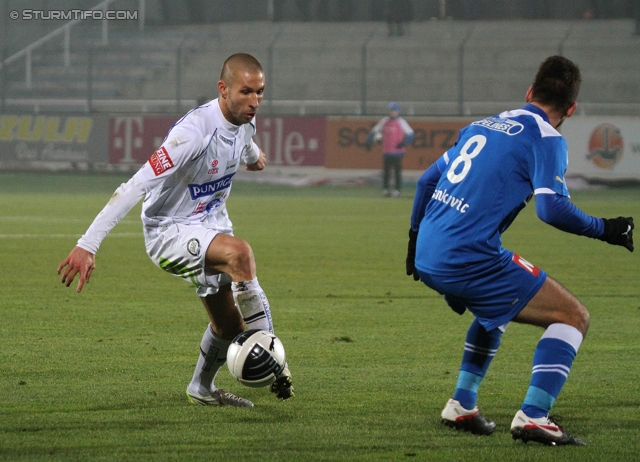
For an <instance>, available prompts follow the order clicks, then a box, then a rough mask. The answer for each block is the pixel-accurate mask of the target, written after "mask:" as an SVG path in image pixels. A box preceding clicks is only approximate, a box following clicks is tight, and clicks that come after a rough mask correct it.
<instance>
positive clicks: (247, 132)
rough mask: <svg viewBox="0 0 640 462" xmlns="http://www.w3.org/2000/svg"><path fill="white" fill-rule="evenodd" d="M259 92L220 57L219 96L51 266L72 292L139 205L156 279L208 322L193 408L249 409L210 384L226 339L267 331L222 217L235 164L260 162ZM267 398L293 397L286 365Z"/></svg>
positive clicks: (254, 167)
mask: <svg viewBox="0 0 640 462" xmlns="http://www.w3.org/2000/svg"><path fill="white" fill-rule="evenodd" d="M264 88H265V77H264V71H263V69H262V66H261V65H260V63H259V62H258V61H257V60H256V59H255V58H254V57H253V56H251V55H248V54H244V53H238V54H234V55H232V56H230V57H229V58H228V59H227V60H226V61H225V62H224V64H223V66H222V73H221V75H220V81H219V82H218V91H219V97H218V98H217V99H215V100H213V101H210V102H209V103H207V104H204V105H203V106H200V107H198V108H196V109H194V110H192V111H190V112H189V113H187V114H186V115H185V116H184V117H183V118H182V119H180V120H179V121H178V122H176V123H175V125H174V126H173V127H172V128H171V129H170V130H169V133H168V134H167V137H166V138H165V140H164V142H163V143H162V146H160V147H159V148H158V150H157V151H155V152H154V153H153V154H152V155H151V157H149V160H148V161H147V162H146V163H145V164H144V165H143V166H142V167H141V168H140V170H139V171H138V172H137V173H136V174H135V175H133V177H132V178H131V179H130V180H129V181H128V182H127V183H124V184H122V185H120V187H119V188H118V189H117V190H116V191H115V193H114V194H113V196H112V197H111V199H110V200H109V202H108V203H107V205H106V206H105V207H104V208H103V209H102V211H101V212H100V213H99V214H98V216H97V217H96V218H95V219H94V221H93V223H92V224H91V226H90V227H89V229H88V230H87V232H86V233H85V234H84V235H83V236H82V237H81V238H80V239H79V240H78V243H77V245H76V247H75V248H74V249H73V250H72V251H71V253H70V254H69V255H68V256H67V258H66V259H65V260H64V261H63V262H62V263H61V264H60V266H59V267H58V274H60V273H61V272H62V283H63V284H66V286H67V287H69V285H70V284H71V283H72V282H73V280H74V279H75V276H76V275H77V274H79V280H78V287H77V292H80V291H81V290H82V287H83V286H84V283H85V282H86V283H88V282H89V279H90V277H91V274H92V272H93V270H94V269H95V254H96V252H97V251H98V248H99V247H100V243H101V242H102V240H103V239H104V238H105V237H106V235H107V234H108V233H109V231H110V230H111V229H112V228H113V227H114V226H115V225H116V224H117V223H118V222H119V221H120V220H121V219H122V218H124V216H125V215H126V214H127V213H128V212H129V210H131V208H133V206H134V205H135V204H137V203H138V202H139V201H140V200H141V199H142V198H144V201H143V204H142V215H141V217H142V222H143V225H144V239H145V247H146V250H147V253H148V255H149V257H151V260H153V262H154V263H155V264H156V265H158V266H159V267H160V268H162V269H164V270H165V271H168V272H170V273H172V274H174V275H176V276H179V277H182V278H183V279H185V280H187V281H190V282H192V283H193V284H195V286H196V287H197V289H196V292H197V294H198V296H199V297H200V299H201V300H202V303H203V304H204V307H205V309H206V310H207V313H208V315H209V319H210V321H211V322H210V324H209V325H208V326H207V329H206V331H205V333H204V335H203V337H202V341H201V343H200V353H201V354H200V356H199V359H198V363H197V365H196V369H195V372H194V374H193V378H192V380H191V382H190V383H189V385H188V386H187V397H188V398H189V401H191V402H192V403H194V404H200V405H209V406H223V405H229V406H240V407H253V403H252V402H251V401H249V400H246V399H244V398H240V397H238V396H236V395H234V394H232V393H230V392H228V391H225V390H222V389H219V388H217V387H216V386H215V385H214V383H213V382H214V379H215V376H216V374H217V372H218V370H219V369H220V367H222V365H223V364H224V363H225V361H226V352H227V348H228V346H229V344H230V343H231V340H232V339H233V338H234V337H235V336H236V335H238V334H239V333H240V332H242V331H243V330H244V329H245V328H250V329H263V330H267V331H270V332H272V333H273V324H272V321H271V312H270V309H269V302H268V300H267V297H266V295H265V293H264V291H263V290H262V288H261V287H260V284H259V283H258V279H257V277H256V263H255V259H254V256H253V251H252V249H251V247H250V246H249V244H248V243H247V242H246V241H244V240H242V239H240V238H237V237H235V236H234V235H233V228H232V224H231V221H230V220H229V215H228V213H227V209H226V200H227V198H228V197H229V192H230V190H231V183H232V178H233V176H234V175H235V173H236V172H237V170H238V167H239V166H240V163H241V162H244V163H246V168H247V170H251V171H259V170H263V169H264V167H265V163H266V157H265V154H264V152H262V150H261V149H260V148H259V147H258V146H257V145H256V144H255V143H254V142H253V140H252V136H253V135H254V134H255V131H256V125H255V115H256V112H257V110H258V107H259V106H260V102H261V101H262V98H263V93H264ZM63 271H64V272H63ZM271 391H272V392H273V393H274V394H275V395H276V396H277V397H278V398H280V399H288V398H290V397H291V396H293V382H292V380H291V374H290V372H289V368H288V367H285V368H284V370H283V371H282V372H281V373H280V374H279V376H278V377H277V379H276V381H275V382H274V383H273V384H272V385H271Z"/></svg>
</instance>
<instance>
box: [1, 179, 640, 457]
mask: <svg viewBox="0 0 640 462" xmlns="http://www.w3.org/2000/svg"><path fill="white" fill-rule="evenodd" d="M124 180H126V178H124V177H119V176H106V177H100V176H71V175H35V174H29V175H26V174H25V175H18V174H7V173H5V174H0V249H1V252H0V255H1V259H2V260H1V261H2V263H1V266H0V268H1V277H0V294H1V296H0V460H11V461H14V460H29V461H33V460H104V461H114V460H150V461H163V460H197V461H202V460H212V461H227V460H229V461H252V460H264V461H313V460H349V461H370V460H379V461H387V460H429V461H433V460H446V461H474V462H475V461H497V460H500V461H523V460H535V461H559V460H562V461H565V460H567V461H573V460H575V461H581V462H585V461H627V460H629V461H632V460H638V458H639V457H640V456H639V455H638V454H639V452H640V439H638V432H639V431H640V413H639V411H638V409H639V408H640V385H639V384H640V366H639V362H638V357H640V342H639V341H638V332H639V331H640V284H639V283H638V281H639V276H638V275H639V274H640V263H639V262H640V259H639V255H638V252H636V253H634V254H631V253H629V252H627V251H626V250H625V249H623V248H621V247H612V246H609V245H607V244H604V243H602V242H600V241H595V240H591V239H587V238H582V237H577V236H573V235H568V234H565V233H562V232H560V231H557V230H555V229H553V228H551V227H550V226H548V225H545V224H544V223H542V222H541V221H539V220H538V219H537V217H536V216H535V210H534V209H535V207H534V206H533V204H531V205H530V206H529V207H527V209H525V210H524V211H523V212H522V214H521V216H520V217H519V218H518V220H516V222H515V223H514V225H513V226H512V227H511V228H510V230H509V231H508V232H507V233H506V234H505V236H504V238H505V239H504V240H505V246H506V247H508V248H510V249H513V250H514V251H516V252H517V253H518V254H520V255H522V256H523V257H524V258H526V259H527V260H529V261H530V262H532V263H534V264H536V265H537V266H540V267H542V268H544V269H545V270H546V271H547V272H548V273H549V274H550V275H552V276H553V277H555V278H556V279H558V280H559V281H560V282H562V283H563V284H564V285H565V286H566V287H567V288H568V289H569V290H571V291H572V292H573V293H574V294H576V295H577V296H578V298H580V299H581V300H582V302H583V303H584V304H585V305H586V306H587V308H588V309H589V311H590V313H591V329H590V331H589V334H588V336H587V338H586V340H585V342H584V343H583V345H582V347H581V350H580V352H579V354H578V356H577V358H576V361H575V363H574V367H573V369H572V371H571V374H570V376H569V380H568V381H567V384H566V386H565V388H564V390H563V391H562V393H561V395H560V397H559V399H558V401H557V403H556V406H555V407H554V409H553V413H554V414H558V415H561V416H563V421H562V424H563V425H565V427H566V428H567V430H568V432H569V433H571V434H574V435H576V436H578V437H580V438H583V439H584V440H585V441H586V442H587V444H588V446H587V447H582V448H580V447H559V448H552V447H545V446H541V445H538V444H536V443H529V444H527V445H525V444H523V443H522V442H520V441H518V442H515V441H513V440H512V439H511V436H510V434H509V425H510V422H511V419H512V418H513V415H514V413H515V412H516V411H517V409H518V408H519V406H520V404H521V401H522V399H523V398H524V395H525V393H526V389H527V385H528V382H529V378H530V373H531V359H532V354H533V350H534V348H535V345H536V343H537V341H538V339H539V337H540V335H541V334H542V330H541V329H538V328H534V327H531V326H523V325H516V324H512V325H510V326H509V328H508V329H507V332H506V334H505V335H504V337H503V344H502V347H501V349H500V351H499V352H498V354H497V356H496V358H495V360H494V363H493V364H492V367H491V369H490V370H489V373H488V375H487V378H486V380H485V382H484V383H483V385H482V387H481V389H480V398H479V405H480V408H481V409H482V410H483V412H484V413H485V415H487V416H488V417H490V418H492V419H494V420H495V421H496V422H497V424H498V428H497V430H496V432H495V434H494V435H492V436H490V437H477V436H473V435H470V434H468V433H458V432H455V431H453V430H451V429H449V428H446V427H444V426H442V425H441V424H440V411H441V410H442V408H443V406H444V404H445V403H446V401H447V399H448V398H449V397H450V396H451V393H452V392H453V389H454V387H455V382H456V376H457V370H458V366H459V361H460V357H461V354H462V347H463V344H464V336H465V333H466V329H467V327H468V324H469V323H470V322H471V315H469V314H468V313H467V314H465V315H464V316H458V315H456V314H454V313H453V312H452V311H451V310H449V309H448V308H447V307H446V305H445V304H444V302H443V301H442V299H441V297H439V296H438V295H437V294H436V293H435V292H433V291H431V290H429V289H428V288H427V287H425V286H423V285H422V284H420V283H416V282H414V281H413V280H412V279H411V278H409V277H407V276H405V274H404V259H405V252H406V242H407V229H408V222H409V215H410V213H411V205H412V197H411V195H412V191H410V190H409V189H407V190H406V191H405V192H404V193H403V197H401V198H399V199H386V198H382V197H379V193H378V190H377V189H375V188H374V187H327V186H324V187H306V188H296V187H284V186H273V185H259V184H248V183H237V184H235V185H234V190H233V192H232V195H231V198H230V200H229V210H230V215H231V218H232V220H233V222H234V225H235V232H236V235H238V236H240V237H243V238H245V239H247V240H248V241H249V242H250V243H251V245H252V246H253V249H254V252H255V255H256V259H257V264H258V277H259V279H260V282H261V285H262V286H263V288H264V289H265V291H266V293H267V296H268V297H269V301H270V303H271V306H272V314H273V320H274V323H275V328H276V334H278V335H279V337H280V338H281V339H282V341H283V343H284V346H285V349H286V351H287V355H288V359H289V363H290V366H291V370H292V372H293V375H294V379H295V386H296V396H295V397H294V398H293V399H291V400H289V401H287V402H279V401H277V400H276V399H275V398H274V397H273V396H271V394H270V393H268V391H267V390H266V389H250V388H244V387H242V386H241V385H239V384H237V383H235V382H234V381H233V379H232V378H231V376H230V375H229V373H228V371H227V370H226V368H223V369H222V370H221V371H220V373H219V376H218V380H217V383H218V385H219V386H222V387H226V388H228V389H230V390H231V391H233V392H236V393H238V394H240V395H242V396H244V397H246V398H248V399H251V400H252V401H254V403H255V405H256V407H255V408H253V409H233V408H203V407H197V406H193V405H190V404H189V403H188V401H187V399H186V397H185V394H184V390H185V387H186V385H187V383H188V382H189V380H190V378H191V374H192V372H193V367H194V365H195V361H196V359H197V355H198V351H199V349H198V346H199V342H200V338H201V336H202V332H203V331H204V329H205V326H206V324H207V319H206V315H205V312H204V309H203V308H202V306H201V304H200V302H199V301H198V300H197V297H196V295H195V292H194V289H193V288H192V287H190V286H189V284H187V283H185V282H183V281H181V280H179V279H178V278H175V277H172V276H170V275H168V274H165V273H163V272H162V271H161V270H160V269H158V268H156V267H155V266H154V265H153V264H152V263H151V261H150V260H149V259H148V257H147V256H146V254H145V251H144V245H143V239H142V233H141V224H140V220H139V217H138V215H139V210H140V208H139V206H137V207H136V208H135V209H134V210H133V211H131V212H130V214H129V215H128V216H127V217H126V218H125V219H124V220H123V221H122V222H121V223H120V224H119V225H118V226H117V227H116V228H115V229H114V230H113V232H112V234H111V235H109V236H108V237H107V238H106V240H105V241H104V243H103V245H102V248H101V249H100V252H99V253H98V256H97V269H96V271H95V272H94V275H93V277H92V280H91V283H90V284H88V285H87V286H85V289H84V291H83V292H82V293H81V294H77V293H76V292H75V290H74V289H72V288H65V287H64V286H63V285H62V284H61V283H60V282H59V276H58V275H57V274H56V268H57V266H58V264H59V263H60V262H61V261H62V260H63V259H64V258H65V257H66V255H67V254H68V252H69V251H70V250H71V248H72V247H73V246H74V244H75V242H76V240H77V238H78V237H79V236H80V235H81V234H82V233H83V232H84V230H85V229H86V228H87V226H88V225H89V224H90V222H91V220H92V219H93V217H94V216H95V215H96V214H97V213H98V212H99V210H100V209H101V208H102V206H103V205H104V204H105V203H106V202H107V200H108V199H109V197H110V195H111V193H112V192H113V190H114V189H115V188H116V187H117V185H118V184H120V183H121V182H122V181H124ZM573 200H574V202H575V203H576V204H577V205H578V206H580V207H581V208H582V209H583V210H585V211H586V212H588V213H590V214H593V215H596V216H602V217H615V216H618V215H633V216H635V217H636V218H637V219H638V220H639V221H640V189H634V188H621V189H608V190H596V191H576V192H574V194H573ZM74 288H75V284H74Z"/></svg>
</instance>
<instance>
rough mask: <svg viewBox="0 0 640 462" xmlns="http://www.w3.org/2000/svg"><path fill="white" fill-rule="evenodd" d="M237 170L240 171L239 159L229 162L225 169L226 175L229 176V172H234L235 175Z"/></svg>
mask: <svg viewBox="0 0 640 462" xmlns="http://www.w3.org/2000/svg"><path fill="white" fill-rule="evenodd" d="M236 170H238V159H230V160H229V162H227V167H226V168H225V169H224V173H225V174H227V173H229V172H233V173H232V174H235V173H236Z"/></svg>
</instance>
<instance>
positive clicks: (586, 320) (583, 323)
mask: <svg viewBox="0 0 640 462" xmlns="http://www.w3.org/2000/svg"><path fill="white" fill-rule="evenodd" d="M579 320H580V321H579V322H580V327H578V330H579V331H580V332H582V336H583V337H585V336H586V335H587V331H588V330H589V324H590V323H591V316H590V315H589V311H587V309H586V308H585V307H584V306H583V305H582V304H580V313H579Z"/></svg>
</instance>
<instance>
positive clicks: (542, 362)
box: [522, 324, 582, 419]
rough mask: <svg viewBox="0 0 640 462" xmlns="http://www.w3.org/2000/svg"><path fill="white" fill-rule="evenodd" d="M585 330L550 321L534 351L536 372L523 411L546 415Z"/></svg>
mask: <svg viewBox="0 0 640 462" xmlns="http://www.w3.org/2000/svg"><path fill="white" fill-rule="evenodd" d="M581 343H582V334H581V333H580V331H579V330H578V329H576V328H575V327H572V326H569V325H567V324H551V325H550V326H549V327H548V328H547V330H546V331H545V333H544V334H543V335H542V338H541V339H540V342H538V347H537V348H536V351H535V353H534V355H533V373H532V375H531V384H530V385H529V390H528V391H527V396H526V398H525V400H524V403H523V404H522V411H523V412H524V413H525V414H527V416H529V417H531V418H534V419H535V418H538V417H545V416H546V415H548V414H549V410H551V407H552V406H553V403H554V402H555V400H556V398H557V397H558V395H559V394H560V390H562V386H563V385H564V382H565V381H566V380H567V377H568V376H569V371H570V370H571V364H572V363H573V358H575V357H576V353H577V352H578V348H580V344H581Z"/></svg>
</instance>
